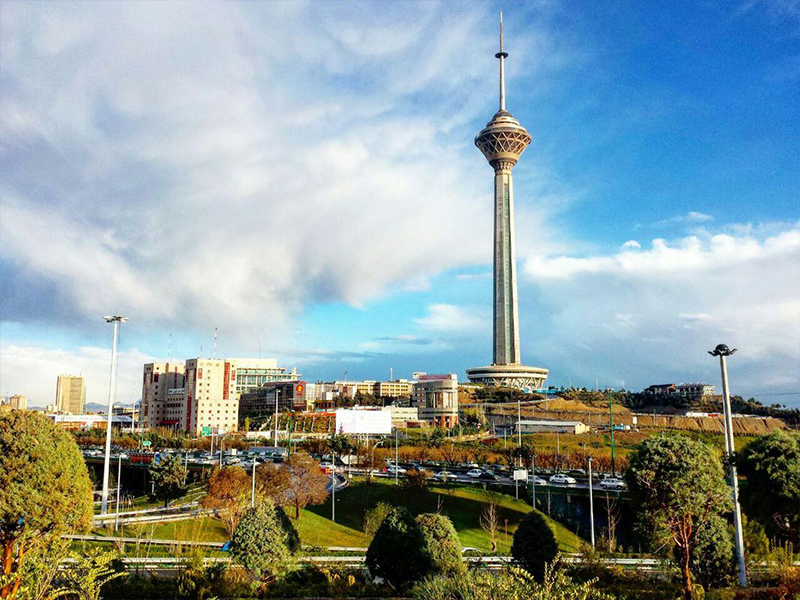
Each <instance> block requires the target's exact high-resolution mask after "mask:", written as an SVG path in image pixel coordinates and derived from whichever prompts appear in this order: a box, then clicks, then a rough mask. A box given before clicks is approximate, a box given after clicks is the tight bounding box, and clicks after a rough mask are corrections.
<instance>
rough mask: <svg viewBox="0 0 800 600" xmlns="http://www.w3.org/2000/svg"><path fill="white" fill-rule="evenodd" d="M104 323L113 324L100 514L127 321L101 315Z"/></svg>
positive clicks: (105, 502) (104, 506)
mask: <svg viewBox="0 0 800 600" xmlns="http://www.w3.org/2000/svg"><path fill="white" fill-rule="evenodd" d="M103 318H104V319H105V320H106V323H113V324H114V337H113V339H112V342H111V375H110V377H109V381H108V421H107V422H106V453H105V460H104V461H103V495H102V500H101V503H100V514H101V515H105V514H107V513H108V478H109V475H110V473H109V472H110V470H111V417H112V415H113V412H114V396H115V395H116V387H117V343H118V341H119V324H120V323H122V322H124V321H127V320H128V318H127V317H121V316H119V315H113V316H108V317H103Z"/></svg>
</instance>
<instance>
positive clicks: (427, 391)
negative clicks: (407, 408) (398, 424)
mask: <svg viewBox="0 0 800 600" xmlns="http://www.w3.org/2000/svg"><path fill="white" fill-rule="evenodd" d="M412 404H413V405H414V406H415V407H417V408H418V409H419V418H420V419H423V420H425V421H428V422H430V423H431V424H432V425H433V426H434V427H445V428H447V429H450V428H451V427H455V426H456V425H458V375H456V374H455V373H448V374H446V375H420V376H419V380H418V381H417V382H416V383H415V384H414V395H413V397H412Z"/></svg>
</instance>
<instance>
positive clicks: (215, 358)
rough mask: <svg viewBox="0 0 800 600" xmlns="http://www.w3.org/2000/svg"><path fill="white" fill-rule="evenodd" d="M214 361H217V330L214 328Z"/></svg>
mask: <svg viewBox="0 0 800 600" xmlns="http://www.w3.org/2000/svg"><path fill="white" fill-rule="evenodd" d="M214 360H217V328H216V327H214Z"/></svg>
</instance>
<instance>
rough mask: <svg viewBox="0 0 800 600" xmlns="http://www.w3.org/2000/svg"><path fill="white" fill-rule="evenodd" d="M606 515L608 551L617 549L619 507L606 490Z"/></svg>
mask: <svg viewBox="0 0 800 600" xmlns="http://www.w3.org/2000/svg"><path fill="white" fill-rule="evenodd" d="M606 517H607V519H608V529H607V530H606V531H607V533H608V551H609V552H614V551H615V550H616V549H617V525H619V520H620V516H619V509H618V508H617V503H616V502H615V501H614V500H612V499H611V497H610V496H609V495H608V492H606Z"/></svg>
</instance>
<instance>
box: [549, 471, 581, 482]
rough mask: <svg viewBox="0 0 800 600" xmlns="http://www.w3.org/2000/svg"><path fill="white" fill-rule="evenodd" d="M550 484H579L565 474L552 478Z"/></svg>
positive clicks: (552, 476) (557, 474)
mask: <svg viewBox="0 0 800 600" xmlns="http://www.w3.org/2000/svg"><path fill="white" fill-rule="evenodd" d="M550 483H555V484H556V485H575V484H576V483H578V482H577V481H575V478H574V477H570V476H569V475H564V474H563V473H556V474H555V475H551V476H550Z"/></svg>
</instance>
